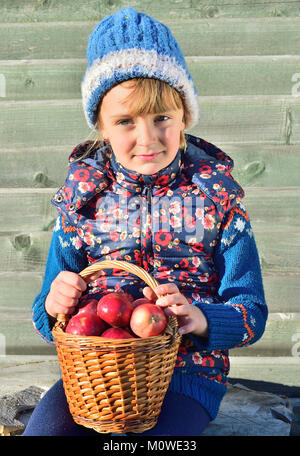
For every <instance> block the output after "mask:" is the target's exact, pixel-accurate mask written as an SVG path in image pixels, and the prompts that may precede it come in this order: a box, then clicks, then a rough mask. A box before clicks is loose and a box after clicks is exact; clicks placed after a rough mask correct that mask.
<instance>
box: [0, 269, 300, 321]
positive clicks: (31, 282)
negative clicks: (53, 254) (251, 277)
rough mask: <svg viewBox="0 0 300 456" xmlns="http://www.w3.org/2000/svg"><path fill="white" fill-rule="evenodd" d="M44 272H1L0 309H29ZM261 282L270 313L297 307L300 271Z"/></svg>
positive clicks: (272, 275) (268, 276) (270, 275)
mask: <svg viewBox="0 0 300 456" xmlns="http://www.w3.org/2000/svg"><path fill="white" fill-rule="evenodd" d="M43 275H44V271H40V272H24V271H19V272H17V273H15V272H1V273H0V290H1V293H0V313H1V309H9V308H10V307H14V308H16V309H19V310H20V311H21V310H23V311H26V312H27V311H28V310H30V309H31V306H32V304H33V301H34V299H35V297H36V296H37V295H38V294H39V292H40V290H41V287H42V281H43ZM263 282H264V288H265V295H266V302H267V305H268V309H269V312H270V313H283V314H285V315H287V314H292V313H296V312H298V311H299V295H300V273H296V274H291V273H282V272H278V273H276V274H275V273H265V274H263Z"/></svg>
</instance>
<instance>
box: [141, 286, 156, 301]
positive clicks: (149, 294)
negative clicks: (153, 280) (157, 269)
mask: <svg viewBox="0 0 300 456" xmlns="http://www.w3.org/2000/svg"><path fill="white" fill-rule="evenodd" d="M143 294H144V296H145V298H147V299H149V301H156V299H157V295H156V294H155V293H154V291H153V290H152V288H150V287H145V288H143Z"/></svg>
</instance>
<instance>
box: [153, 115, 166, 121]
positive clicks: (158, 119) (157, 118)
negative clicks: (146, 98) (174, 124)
mask: <svg viewBox="0 0 300 456" xmlns="http://www.w3.org/2000/svg"><path fill="white" fill-rule="evenodd" d="M168 119H169V117H168V116H157V117H156V119H155V121H156V122H164V121H165V120H168Z"/></svg>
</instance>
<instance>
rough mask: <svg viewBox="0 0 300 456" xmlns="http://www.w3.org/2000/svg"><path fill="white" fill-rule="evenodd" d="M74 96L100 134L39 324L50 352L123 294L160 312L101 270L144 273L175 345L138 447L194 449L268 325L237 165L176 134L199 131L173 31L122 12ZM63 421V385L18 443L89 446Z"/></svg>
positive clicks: (127, 282) (62, 210)
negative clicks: (172, 324)
mask: <svg viewBox="0 0 300 456" xmlns="http://www.w3.org/2000/svg"><path fill="white" fill-rule="evenodd" d="M87 57H88V67H87V71H86V74H85V76H84V80H83V83H82V95H83V106H84V112H85V116H86V119H87V122H88V124H89V126H90V127H91V128H94V129H96V131H97V132H98V133H99V134H101V138H103V140H101V139H100V137H98V138H97V140H95V141H94V142H91V141H88V142H86V143H84V144H80V145H79V146H77V147H76V148H75V149H74V150H73V152H72V154H71V156H70V159H69V172H68V176H67V179H66V182H65V184H64V185H63V186H62V187H61V188H60V189H59V190H58V192H57V193H56V194H55V196H54V198H53V200H52V202H53V204H54V205H55V206H56V207H57V208H58V213H59V214H58V218H57V222H56V225H55V228H54V232H53V237H52V241H51V244H50V250H49V256H48V260H47V265H46V271H45V278H44V282H43V287H42V290H41V292H40V294H39V295H38V296H37V297H36V299H35V301H34V304H33V323H34V326H35V329H36V330H37V332H38V333H39V334H40V335H41V337H43V338H44V339H45V340H46V341H47V342H49V343H53V338H52V334H51V329H52V327H53V323H54V322H55V317H56V315H57V314H58V313H65V314H72V313H74V311H75V309H76V306H77V304H78V301H79V299H82V298H85V297H87V296H91V295H92V296H93V297H94V296H95V297H97V298H98V299H100V297H101V296H102V295H103V294H104V293H107V292H112V291H115V290H118V289H119V290H121V291H123V292H125V293H129V294H130V295H131V296H132V297H133V298H134V299H137V298H138V297H142V294H144V296H146V297H147V298H149V299H155V298H156V294H155V293H154V292H153V291H152V290H151V288H149V287H145V286H144V284H143V283H142V281H141V280H140V279H138V278H137V277H135V276H133V275H131V274H129V273H126V272H124V271H121V272H120V271H118V270H105V271H102V274H101V275H100V276H99V275H97V274H95V276H94V277H93V281H92V282H91V283H90V284H89V285H88V286H87V285H86V283H85V281H84V280H83V279H81V277H80V276H79V275H78V272H79V271H81V270H82V269H84V268H85V267H86V266H88V265H89V264H91V263H93V262H95V261H102V260H105V259H118V260H125V261H129V262H132V263H135V264H137V265H139V266H141V267H143V268H144V269H145V270H147V271H149V273H150V274H151V275H153V276H154V277H155V278H156V279H157V280H158V282H159V283H160V285H159V287H158V288H157V289H156V290H155V292H156V293H157V294H159V295H160V296H161V297H160V299H158V300H157V301H156V303H157V305H160V306H162V307H163V308H164V309H165V312H166V313H169V314H175V315H177V317H178V322H179V331H180V332H181V334H182V335H183V338H182V344H181V346H180V349H179V352H178V356H177V362H176V367H175V370H174V374H173V377H172V380H171V384H170V387H169V389H168V392H167V394H166V396H165V400H164V403H163V407H162V412H161V414H160V416H159V420H158V423H157V425H156V426H155V427H154V428H153V429H151V430H149V431H146V432H144V433H143V434H145V435H157V436H158V435H159V436H167V435H194V436H195V435H200V434H201V433H202V432H203V430H204V429H205V428H206V426H207V425H208V424H209V422H210V420H213V419H214V418H215V417H216V415H217V413H218V409H219V406H220V402H221V400H222V398H223V396H224V394H225V392H226V384H227V376H228V372H229V359H228V350H229V349H231V348H235V347H243V346H246V345H248V344H252V343H254V342H255V341H257V340H258V339H259V338H260V337H261V336H262V334H263V332H264V328H265V323H266V319H267V307H266V303H265V298H264V291H263V285H262V277H261V271H260V266H259V259H258V254H257V249H256V245H255V241H254V237H253V233H252V230H251V225H250V221H249V217H248V214H247V212H246V209H245V207H244V206H243V205H242V204H241V199H242V197H243V196H244V193H243V190H242V189H241V187H240V186H239V185H238V184H237V183H236V182H235V181H234V179H233V178H232V176H231V170H232V168H233V162H232V160H231V159H230V157H228V155H226V154H225V153H224V152H222V151H221V150H220V149H218V148H217V147H215V146H214V145H213V144H210V143H208V142H206V141H204V140H203V139H201V138H197V137H195V136H191V135H188V134H184V130H185V129H186V128H188V127H191V126H192V125H195V124H196V123H197V120H198V100H197V95H196V89H195V87H194V84H193V81H192V78H191V76H190V74H189V72H188V69H187V66H186V63H185V60H184V57H183V55H182V52H181V51H180V49H179V46H178V44H177V42H176V41H175V39H174V37H173V36H172V34H171V32H170V30H169V29H168V28H167V27H166V26H164V25H163V24H161V23H159V22H157V21H156V20H154V19H153V18H151V17H149V16H147V15H145V14H141V13H138V12H136V11H135V10H134V9H132V8H124V9H122V10H120V11H118V12H117V13H116V14H114V15H111V16H108V17H106V18H104V19H103V20H102V21H101V22H100V23H99V24H98V26H97V27H96V28H95V30H94V31H93V33H92V34H91V36H90V39H89V44H88V49H87ZM92 434H96V433H95V432H94V431H93V430H90V429H87V428H84V427H82V426H78V425H77V424H75V423H74V421H73V420H72V417H71V416H70V413H69V410H68V406H67V403H66V398H65V395H64V392H63V388H62V382H61V380H59V381H58V382H57V383H56V384H55V385H54V386H53V387H52V388H51V389H50V390H49V391H48V392H47V394H46V395H45V396H44V397H43V398H42V400H41V401H40V403H39V405H38V406H37V407H36V409H35V411H34V413H33V415H32V417H31V420H30V421H29V423H28V425H27V428H26V431H25V434H24V435H92Z"/></svg>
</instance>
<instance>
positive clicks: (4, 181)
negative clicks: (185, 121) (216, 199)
mask: <svg viewBox="0 0 300 456" xmlns="http://www.w3.org/2000/svg"><path fill="white" fill-rule="evenodd" d="M205 139H206V138H205ZM215 144H216V146H218V147H220V148H221V149H223V150H224V152H226V153H227V154H229V155H230V156H231V157H232V158H233V160H234V170H233V176H234V177H235V179H237V181H238V182H239V183H240V185H242V187H244V188H245V190H246V192H247V189H248V188H250V187H253V186H255V187H290V186H298V185H299V173H298V171H297V170H298V169H300V153H299V146H298V145H281V144H280V145H277V144H259V143H256V144H247V143H244V144H243V143H240V144H229V143H228V144H222V143H216V142H215ZM75 145H76V144H75V142H74V143H73V144H70V145H65V146H51V145H49V146H45V147H43V146H40V147H35V146H33V147H30V148H28V147H22V146H20V147H19V148H17V149H7V148H3V149H0V163H1V167H0V187H6V188H15V187H18V188H21V187H22V188H24V187H26V188H44V187H48V188H50V187H53V188H57V187H59V186H60V185H62V184H63V182H64V181H65V178H66V173H67V163H68V157H69V155H70V153H71V151H72V150H73V148H74V146H75ZM283 169H284V172H282V170H283Z"/></svg>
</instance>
